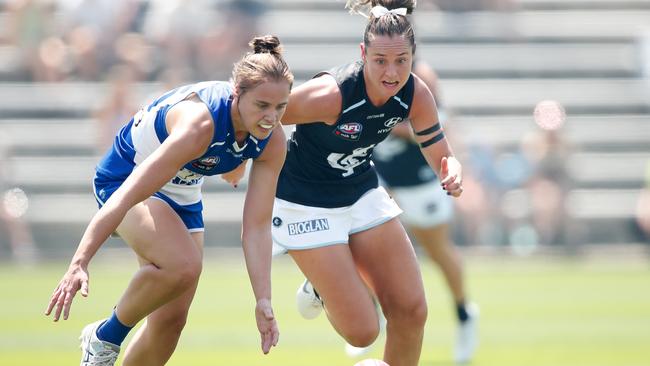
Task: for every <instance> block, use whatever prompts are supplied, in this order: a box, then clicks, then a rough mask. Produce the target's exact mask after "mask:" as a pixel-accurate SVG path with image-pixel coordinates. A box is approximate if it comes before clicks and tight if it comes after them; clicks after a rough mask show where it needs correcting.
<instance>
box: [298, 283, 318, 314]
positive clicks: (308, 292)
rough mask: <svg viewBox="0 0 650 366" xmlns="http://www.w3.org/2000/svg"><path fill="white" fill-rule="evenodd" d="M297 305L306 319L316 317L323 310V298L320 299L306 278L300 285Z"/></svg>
mask: <svg viewBox="0 0 650 366" xmlns="http://www.w3.org/2000/svg"><path fill="white" fill-rule="evenodd" d="M296 306H297V308H298V312H299V313H300V315H302V317H303V318H305V319H314V318H315V317H317V316H318V315H319V314H320V313H321V312H322V311H323V300H321V299H320V296H318V293H316V290H314V286H312V284H311V282H309V280H305V282H303V283H302V285H300V287H298V291H296Z"/></svg>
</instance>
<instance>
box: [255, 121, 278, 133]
mask: <svg viewBox="0 0 650 366" xmlns="http://www.w3.org/2000/svg"><path fill="white" fill-rule="evenodd" d="M257 125H258V126H259V127H260V128H261V129H263V130H266V131H270V130H272V129H273V127H275V124H274V123H268V122H261V123H258V124H257Z"/></svg>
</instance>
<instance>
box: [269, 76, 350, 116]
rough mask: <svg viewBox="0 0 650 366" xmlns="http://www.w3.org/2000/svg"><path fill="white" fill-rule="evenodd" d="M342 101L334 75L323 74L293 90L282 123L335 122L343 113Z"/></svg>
mask: <svg viewBox="0 0 650 366" xmlns="http://www.w3.org/2000/svg"><path fill="white" fill-rule="evenodd" d="M342 102H343V99H342V96H341V91H340V90H339V86H338V84H337V83H336V80H335V79H334V77H332V76H331V75H328V74H323V75H322V76H319V77H317V78H314V79H310V80H309V81H307V82H305V83H304V84H301V85H299V86H297V87H296V88H294V89H293V90H292V91H291V95H290V96H289V105H288V106H287V110H286V112H285V114H284V117H283V118H282V123H284V124H301V123H309V122H325V123H334V122H336V120H337V119H338V116H339V114H340V113H341V105H342Z"/></svg>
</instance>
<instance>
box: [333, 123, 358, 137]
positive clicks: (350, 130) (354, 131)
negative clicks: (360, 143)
mask: <svg viewBox="0 0 650 366" xmlns="http://www.w3.org/2000/svg"><path fill="white" fill-rule="evenodd" d="M361 130H363V125H362V124H361V123H356V122H348V123H344V124H342V125H339V126H337V127H336V130H334V134H335V135H336V136H338V137H340V138H342V139H345V140H350V141H356V140H358V139H359V137H361Z"/></svg>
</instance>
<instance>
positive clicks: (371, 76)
mask: <svg viewBox="0 0 650 366" xmlns="http://www.w3.org/2000/svg"><path fill="white" fill-rule="evenodd" d="M361 57H362V59H363V61H364V63H365V65H364V78H365V80H366V89H367V90H368V93H369V94H372V95H375V96H377V97H379V98H381V99H388V98H390V97H392V96H393V95H395V94H397V92H398V91H399V90H400V89H402V87H403V86H404V85H406V82H407V81H408V78H409V75H410V74H411V67H412V64H413V47H411V43H410V42H409V40H408V39H407V38H406V37H403V36H393V37H389V36H378V37H375V38H374V39H373V40H372V42H371V43H370V45H369V46H368V47H366V46H365V45H364V44H361Z"/></svg>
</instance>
